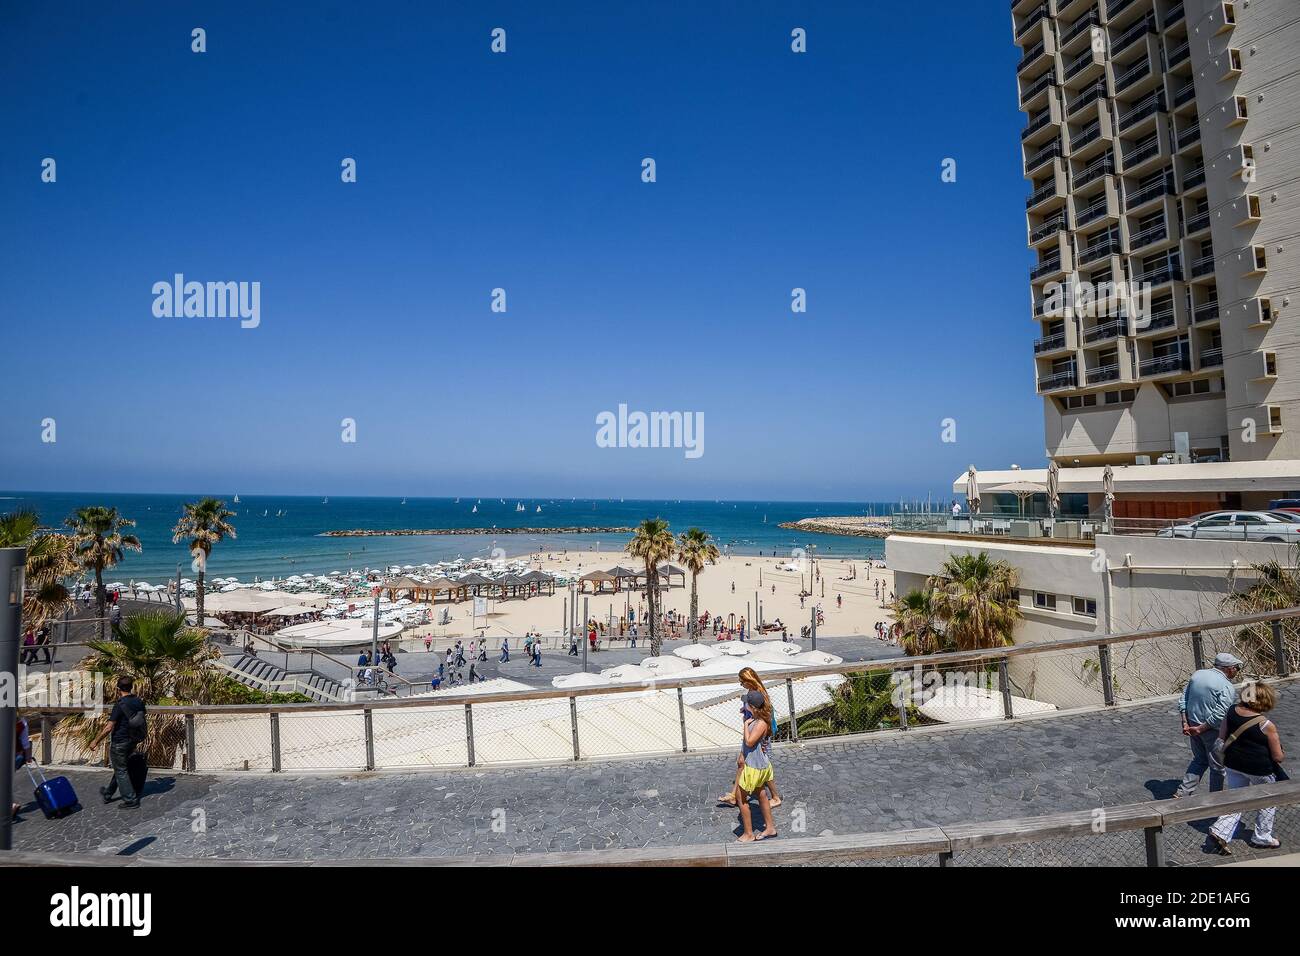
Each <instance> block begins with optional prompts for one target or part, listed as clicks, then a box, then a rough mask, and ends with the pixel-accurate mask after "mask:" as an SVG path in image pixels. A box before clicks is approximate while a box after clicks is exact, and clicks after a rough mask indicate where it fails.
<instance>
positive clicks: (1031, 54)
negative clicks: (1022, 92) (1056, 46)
mask: <svg viewBox="0 0 1300 956" xmlns="http://www.w3.org/2000/svg"><path fill="white" fill-rule="evenodd" d="M1045 49H1047V48H1046V47H1045V46H1044V45H1043V41H1042V40H1039V41H1038V42H1037V43H1035V44H1034V45H1033V46H1031V47H1030V48H1029V49H1028V50H1026V51H1025V55H1024V56H1022V57H1021V58H1020V65H1019V66H1017V67H1016V71H1017V72H1019V71H1020V70H1023V69H1024V68H1025V67H1027V66H1028V65H1029V64H1030V63H1033V62H1034V61H1035V60H1037V59H1038V58H1039V57H1040V56H1042V55H1043V51H1044V50H1045Z"/></svg>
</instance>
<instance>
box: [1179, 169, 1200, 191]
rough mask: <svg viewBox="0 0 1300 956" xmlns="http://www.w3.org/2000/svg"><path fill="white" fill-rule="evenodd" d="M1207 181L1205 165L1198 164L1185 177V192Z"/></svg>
mask: <svg viewBox="0 0 1300 956" xmlns="http://www.w3.org/2000/svg"><path fill="white" fill-rule="evenodd" d="M1204 182H1205V167H1204V166H1197V167H1196V168H1195V169H1193V170H1192V171H1191V172H1190V173H1188V174H1187V175H1186V176H1185V177H1184V178H1183V192H1187V191H1189V190H1192V189H1195V188H1196V187H1197V186H1199V185H1201V184H1202V183H1204Z"/></svg>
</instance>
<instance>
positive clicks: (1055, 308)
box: [1032, 296, 1065, 322]
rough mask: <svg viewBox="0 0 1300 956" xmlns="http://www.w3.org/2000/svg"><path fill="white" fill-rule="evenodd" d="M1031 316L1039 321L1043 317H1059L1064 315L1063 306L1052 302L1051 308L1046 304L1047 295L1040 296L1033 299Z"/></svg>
mask: <svg viewBox="0 0 1300 956" xmlns="http://www.w3.org/2000/svg"><path fill="white" fill-rule="evenodd" d="M1032 311H1033V316H1034V321H1035V322H1041V321H1043V320H1044V319H1059V318H1062V317H1064V315H1065V307H1064V305H1062V304H1060V303H1055V302H1054V303H1053V304H1052V306H1051V308H1049V307H1048V304H1047V296H1040V297H1039V298H1037V299H1034V302H1033V309H1032Z"/></svg>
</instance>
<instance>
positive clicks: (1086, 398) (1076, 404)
mask: <svg viewBox="0 0 1300 956" xmlns="http://www.w3.org/2000/svg"><path fill="white" fill-rule="evenodd" d="M1096 404H1097V396H1096V395H1095V394H1092V393H1089V394H1087V395H1070V396H1068V397H1066V398H1063V399H1061V405H1062V406H1064V407H1065V409H1066V411H1073V410H1075V409H1080V408H1094V407H1095V406H1096Z"/></svg>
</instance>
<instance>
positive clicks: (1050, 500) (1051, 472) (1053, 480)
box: [1047, 458, 1061, 520]
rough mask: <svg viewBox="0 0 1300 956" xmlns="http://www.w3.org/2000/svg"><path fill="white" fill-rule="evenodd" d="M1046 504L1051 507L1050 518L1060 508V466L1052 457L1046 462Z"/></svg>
mask: <svg viewBox="0 0 1300 956" xmlns="http://www.w3.org/2000/svg"><path fill="white" fill-rule="evenodd" d="M1047 505H1048V507H1049V508H1051V509H1052V519H1053V520H1055V519H1056V513H1057V512H1058V511H1060V510H1061V466H1060V465H1059V464H1058V463H1057V461H1056V459H1055V458H1053V459H1052V460H1051V461H1050V462H1048V463H1047Z"/></svg>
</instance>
